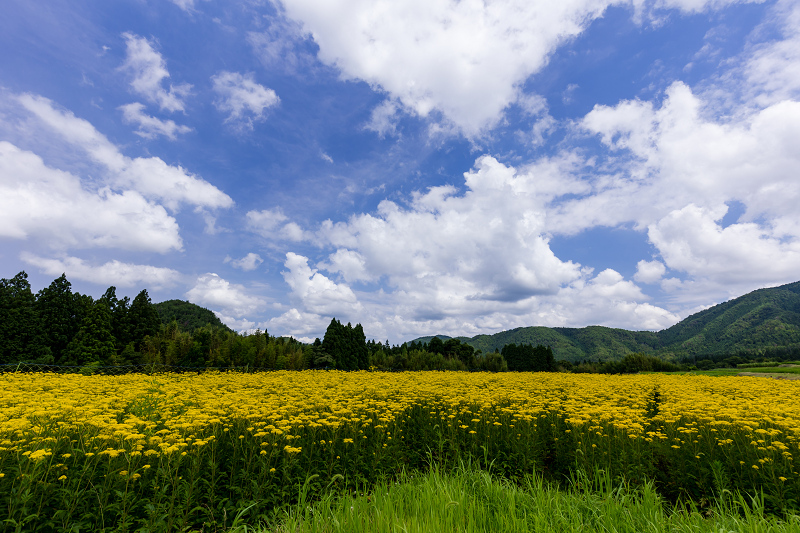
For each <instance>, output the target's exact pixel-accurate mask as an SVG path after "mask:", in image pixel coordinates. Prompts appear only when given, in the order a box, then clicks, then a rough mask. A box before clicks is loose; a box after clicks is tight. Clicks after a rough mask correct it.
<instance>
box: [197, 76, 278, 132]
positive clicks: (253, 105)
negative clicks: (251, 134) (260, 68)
mask: <svg viewBox="0 0 800 533" xmlns="http://www.w3.org/2000/svg"><path fill="white" fill-rule="evenodd" d="M211 80H212V81H213V82H214V91H215V92H216V93H217V95H218V96H219V98H218V99H217V101H216V102H215V105H216V106H217V109H219V110H220V111H223V112H225V113H230V114H229V115H228V118H227V119H225V122H237V123H242V124H244V125H246V126H247V127H252V125H253V121H254V120H255V121H257V120H263V119H264V110H265V109H267V108H270V107H273V106H276V105H278V103H279V102H280V98H278V95H277V94H275V91H273V90H272V89H268V88H266V87H264V86H263V85H259V84H258V83H256V82H255V80H254V79H253V74H250V73H248V74H244V75H242V74H239V73H238V72H226V71H222V72H220V73H219V74H217V75H216V76H214V77H212V78H211Z"/></svg>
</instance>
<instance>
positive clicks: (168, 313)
mask: <svg viewBox="0 0 800 533" xmlns="http://www.w3.org/2000/svg"><path fill="white" fill-rule="evenodd" d="M153 307H155V310H156V312H157V313H158V317H159V318H160V319H161V323H162V324H169V323H170V322H172V321H173V320H174V321H175V322H177V323H178V327H179V328H180V329H181V331H194V330H196V329H197V328H202V327H203V326H206V325H211V326H213V327H215V328H222V329H226V330H228V331H233V330H232V329H231V328H229V327H228V326H226V325H225V324H223V323H222V321H221V320H220V319H219V318H217V315H215V314H214V312H213V311H211V310H209V309H206V308H205V307H200V306H199V305H197V304H193V303H192V302H186V301H184V300H167V301H165V302H159V303H157V304H153Z"/></svg>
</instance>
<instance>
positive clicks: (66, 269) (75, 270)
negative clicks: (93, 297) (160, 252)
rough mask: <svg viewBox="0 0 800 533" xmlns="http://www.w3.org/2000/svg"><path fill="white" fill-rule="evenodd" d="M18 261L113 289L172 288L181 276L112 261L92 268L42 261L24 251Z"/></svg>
mask: <svg viewBox="0 0 800 533" xmlns="http://www.w3.org/2000/svg"><path fill="white" fill-rule="evenodd" d="M22 260H23V261H25V262H26V263H28V264H30V265H33V266H36V267H38V268H39V269H40V270H41V271H42V272H44V273H46V274H49V275H51V276H60V275H61V274H62V273H65V274H66V275H67V277H68V278H71V279H80V280H84V281H91V282H92V283H97V284H100V285H109V286H111V285H114V286H116V287H142V286H146V287H147V288H162V287H168V286H170V285H174V284H175V283H176V282H178V281H179V280H180V277H181V276H180V274H179V273H178V272H177V271H176V270H173V269H171V268H165V267H155V266H151V265H137V264H134V263H123V262H121V261H117V260H116V259H115V260H113V261H108V262H107V263H103V264H102V265H96V266H95V265H91V264H89V263H87V262H86V261H84V260H83V259H80V258H78V257H63V258H45V257H39V256H37V255H34V254H31V253H27V252H25V253H23V254H22Z"/></svg>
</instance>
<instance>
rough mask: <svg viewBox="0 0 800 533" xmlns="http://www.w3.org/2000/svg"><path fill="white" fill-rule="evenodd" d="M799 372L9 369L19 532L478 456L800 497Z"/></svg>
mask: <svg viewBox="0 0 800 533" xmlns="http://www.w3.org/2000/svg"><path fill="white" fill-rule="evenodd" d="M799 443H800V381H779V380H770V379H759V378H741V377H730V378H724V377H704V376H675V375H656V374H652V375H637V376H606V375H588V374H584V375H580V374H556V373H537V374H530V373H502V374H488V373H462V372H453V373H448V372H405V373H380V372H350V373H347V372H326V371H304V372H290V371H287V372H269V373H250V374H246V373H214V372H208V373H201V374H188V373H187V374H158V375H143V374H129V375H121V376H82V375H75V374H72V375H58V374H42V373H7V374H2V375H0V515H3V516H5V517H7V518H6V520H5V522H4V523H3V526H2V527H3V528H4V530H7V531H66V530H73V529H76V528H77V529H80V530H92V531H101V530H107V531H135V530H142V531H156V530H165V531H172V530H178V529H181V530H183V529H187V528H194V529H197V530H199V529H201V528H204V529H205V530H213V529H215V528H222V527H224V526H225V525H230V524H231V522H232V520H233V518H234V516H235V515H236V513H237V512H238V511H239V510H241V509H244V508H247V507H249V506H251V507H250V509H249V510H248V511H247V513H248V514H247V516H248V519H250V520H258V518H259V516H261V517H266V516H269V515H270V513H271V512H272V511H273V510H274V509H276V508H279V507H281V506H283V505H286V504H287V503H291V502H293V501H296V500H297V498H298V494H299V493H300V492H301V491H306V492H308V493H310V494H319V493H320V492H321V491H326V490H343V489H348V490H355V489H364V488H366V487H368V486H369V485H370V484H371V483H374V482H376V481H377V480H378V479H380V478H382V477H391V476H393V475H396V474H397V473H398V472H400V471H402V470H403V469H405V470H408V469H413V468H424V467H425V466H426V465H428V464H430V463H432V462H435V463H438V464H440V465H443V466H445V467H446V466H448V465H455V464H458V463H459V462H461V461H464V462H471V463H472V464H477V465H481V466H483V467H485V468H491V469H492V470H493V471H494V472H497V473H500V474H503V475H506V476H508V477H511V478H514V477H519V476H524V475H528V474H531V473H534V472H535V473H537V474H539V475H543V476H545V477H547V478H549V479H553V480H563V479H566V478H567V477H568V476H569V475H570V473H572V472H574V471H575V470H577V469H582V470H585V471H590V472H591V471H592V470H593V469H595V468H603V469H606V470H607V471H610V472H611V473H612V474H613V475H614V476H616V477H619V478H625V479H627V480H628V481H630V482H632V483H634V484H636V483H640V482H642V481H643V480H646V479H649V480H653V481H655V482H656V484H657V487H658V489H659V490H660V491H661V493H662V494H664V495H665V496H667V497H668V498H672V499H676V498H683V499H691V500H693V501H695V502H701V501H703V500H704V499H705V500H709V499H713V498H714V497H715V496H716V495H718V494H719V493H720V492H721V491H722V490H724V489H727V490H731V491H736V490H738V491H741V492H745V493H754V492H755V491H763V493H764V495H765V499H766V502H767V504H768V506H770V508H772V509H774V510H776V511H781V510H796V509H797V507H798V503H797V502H798V497H799V496H800V475H798V473H797V466H796V465H795V457H797V456H798V445H799Z"/></svg>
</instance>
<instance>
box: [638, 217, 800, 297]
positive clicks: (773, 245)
mask: <svg viewBox="0 0 800 533" xmlns="http://www.w3.org/2000/svg"><path fill="white" fill-rule="evenodd" d="M725 211H726V208H725V207H722V208H720V209H716V210H712V209H708V208H703V207H699V206H696V205H694V204H690V205H688V206H686V207H684V208H683V209H679V210H675V211H673V212H671V213H670V214H669V215H667V216H666V217H664V218H662V219H661V220H659V221H658V222H657V223H656V224H653V225H651V226H650V229H649V236H650V241H651V242H652V243H653V244H654V245H655V246H656V247H657V248H658V250H659V252H660V253H661V256H662V257H663V258H664V261H665V262H666V263H667V264H668V265H669V266H670V268H673V269H675V270H680V271H683V272H686V273H688V274H689V275H690V276H692V277H693V278H695V279H697V278H710V279H713V280H714V281H715V282H716V283H720V284H728V285H734V286H741V285H742V284H746V283H748V282H750V283H752V282H753V280H754V279H757V280H759V282H760V283H764V282H773V283H777V282H781V281H788V280H796V278H797V273H798V272H800V238H798V237H800V236H798V235H795V236H793V237H794V238H792V239H782V238H780V237H776V236H775V235H774V232H773V231H771V228H769V227H764V226H761V225H759V224H756V223H753V222H749V223H739V224H731V225H730V226H728V227H725V228H723V227H721V226H720V224H719V223H718V221H719V220H721V219H722V216H723V215H724V214H725Z"/></svg>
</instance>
